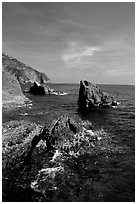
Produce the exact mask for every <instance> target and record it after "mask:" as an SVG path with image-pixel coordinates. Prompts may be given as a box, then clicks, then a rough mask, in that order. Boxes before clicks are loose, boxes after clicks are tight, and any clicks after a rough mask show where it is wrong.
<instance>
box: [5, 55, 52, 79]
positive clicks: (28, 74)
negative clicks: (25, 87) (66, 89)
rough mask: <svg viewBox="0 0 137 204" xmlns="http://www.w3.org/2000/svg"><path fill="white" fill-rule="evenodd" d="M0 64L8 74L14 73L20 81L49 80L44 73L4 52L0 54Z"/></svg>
mask: <svg viewBox="0 0 137 204" xmlns="http://www.w3.org/2000/svg"><path fill="white" fill-rule="evenodd" d="M2 66H3V67H4V69H5V70H6V71H8V72H10V74H14V75H15V76H16V77H17V79H18V81H19V82H20V83H28V82H31V83H33V82H34V81H38V82H41V81H42V82H47V81H49V78H48V77H47V76H46V75H45V74H44V73H41V72H38V71H37V70H35V69H33V68H32V67H30V66H27V65H25V64H24V63H22V62H20V61H19V60H17V59H15V58H13V57H9V56H8V55H7V54H4V53H3V54H2Z"/></svg>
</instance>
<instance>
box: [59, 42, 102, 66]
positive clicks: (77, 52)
mask: <svg viewBox="0 0 137 204" xmlns="http://www.w3.org/2000/svg"><path fill="white" fill-rule="evenodd" d="M100 50H101V48H100V47H95V46H87V45H85V44H83V43H82V42H79V41H77V42H76V41H75V42H69V43H68V47H67V49H66V50H65V51H63V53H62V55H61V60H62V61H63V62H64V63H65V65H67V66H69V67H76V66H78V65H87V64H89V57H91V56H93V55H94V53H95V52H96V51H100Z"/></svg>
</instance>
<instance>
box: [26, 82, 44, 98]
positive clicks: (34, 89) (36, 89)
mask: <svg viewBox="0 0 137 204" xmlns="http://www.w3.org/2000/svg"><path fill="white" fill-rule="evenodd" d="M29 93H31V94H34V95H45V89H44V87H43V86H42V85H41V84H39V83H38V82H37V81H34V84H33V86H31V87H30V90H29Z"/></svg>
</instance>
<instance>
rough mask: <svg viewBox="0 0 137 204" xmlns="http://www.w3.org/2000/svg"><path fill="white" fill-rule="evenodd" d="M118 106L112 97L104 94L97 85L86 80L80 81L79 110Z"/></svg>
mask: <svg viewBox="0 0 137 204" xmlns="http://www.w3.org/2000/svg"><path fill="white" fill-rule="evenodd" d="M109 106H117V102H116V101H115V100H114V98H113V97H112V96H110V95H109V94H107V93H105V92H103V91H102V90H101V89H100V88H99V87H98V86H97V85H94V84H92V83H91V82H88V81H86V80H81V81H80V88H79V98H78V109H79V111H81V112H82V111H85V110H91V109H93V108H94V109H95V108H102V107H109Z"/></svg>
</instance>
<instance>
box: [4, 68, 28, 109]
mask: <svg viewBox="0 0 137 204" xmlns="http://www.w3.org/2000/svg"><path fill="white" fill-rule="evenodd" d="M25 101H29V99H28V98H26V97H25V96H24V95H23V93H22V90H21V87H20V84H19V82H18V80H17V78H16V77H15V75H14V74H13V75H11V74H10V73H9V72H7V71H6V70H5V68H4V67H2V103H3V107H5V108H8V109H10V108H13V107H15V106H16V105H17V104H18V105H23V104H25Z"/></svg>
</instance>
